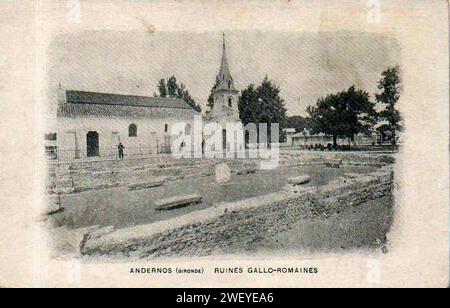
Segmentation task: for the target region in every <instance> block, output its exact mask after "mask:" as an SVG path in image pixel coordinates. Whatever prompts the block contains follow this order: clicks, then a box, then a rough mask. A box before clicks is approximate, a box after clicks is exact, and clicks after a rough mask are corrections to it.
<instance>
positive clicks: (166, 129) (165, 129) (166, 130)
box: [164, 124, 169, 133]
mask: <svg viewBox="0 0 450 308" xmlns="http://www.w3.org/2000/svg"><path fill="white" fill-rule="evenodd" d="M164 132H165V133H168V132H169V124H166V125H165V126H164Z"/></svg>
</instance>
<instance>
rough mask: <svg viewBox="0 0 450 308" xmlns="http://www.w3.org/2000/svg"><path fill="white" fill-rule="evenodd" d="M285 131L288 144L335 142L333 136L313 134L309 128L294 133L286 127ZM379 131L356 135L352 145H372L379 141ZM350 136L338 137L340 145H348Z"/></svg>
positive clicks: (313, 144)
mask: <svg viewBox="0 0 450 308" xmlns="http://www.w3.org/2000/svg"><path fill="white" fill-rule="evenodd" d="M285 133H286V134H287V138H286V139H287V144H286V145H288V146H294V147H298V146H315V145H323V146H327V145H328V144H333V136H330V135H326V134H312V133H310V131H308V130H304V131H303V132H300V133H293V131H292V129H286V130H285ZM377 138H378V137H377V133H375V132H373V133H370V135H369V136H366V135H363V134H361V135H356V136H355V138H354V141H353V142H352V145H372V144H375V143H376V142H377ZM348 143H349V141H348V138H341V137H339V138H338V139H337V144H338V145H348Z"/></svg>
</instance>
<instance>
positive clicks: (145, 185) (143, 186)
mask: <svg viewBox="0 0 450 308" xmlns="http://www.w3.org/2000/svg"><path fill="white" fill-rule="evenodd" d="M164 182H165V181H164V180H153V181H148V182H141V183H133V184H130V185H128V190H140V189H147V188H155V187H160V186H162V185H164Z"/></svg>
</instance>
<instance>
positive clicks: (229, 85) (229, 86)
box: [228, 80, 231, 89]
mask: <svg viewBox="0 0 450 308" xmlns="http://www.w3.org/2000/svg"><path fill="white" fill-rule="evenodd" d="M228 89H231V80H229V81H228Z"/></svg>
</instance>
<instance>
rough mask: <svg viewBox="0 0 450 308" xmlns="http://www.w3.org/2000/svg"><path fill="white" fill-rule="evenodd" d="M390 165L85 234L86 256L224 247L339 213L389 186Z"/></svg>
mask: <svg viewBox="0 0 450 308" xmlns="http://www.w3.org/2000/svg"><path fill="white" fill-rule="evenodd" d="M392 168H393V167H392V166H385V167H383V168H381V169H379V171H377V172H374V173H371V174H369V175H354V174H351V175H348V176H345V177H342V178H339V179H337V180H335V181H333V182H331V183H329V184H327V185H324V186H320V187H308V188H298V189H294V190H289V191H283V192H280V193H275V194H271V195H266V196H262V197H257V198H252V199H248V200H243V201H239V202H234V203H228V204H219V205H216V206H214V207H211V208H207V209H204V210H200V211H195V212H192V213H189V214H186V215H184V216H180V217H176V218H172V219H170V220H167V221H162V222H156V223H153V224H149V225H142V226H137V227H131V228H126V229H120V230H116V231H113V230H111V229H109V230H107V231H106V232H93V233H88V234H87V235H85V238H84V240H83V242H82V244H81V253H82V254H83V255H86V256H115V257H130V258H136V259H140V258H154V257H161V256H192V255H196V256H198V255H209V254H211V253H226V252H227V251H228V250H229V247H231V246H233V245H234V244H238V245H241V246H242V247H243V248H245V247H246V246H247V245H250V244H251V243H252V242H255V241H258V240H259V239H261V238H267V237H270V236H275V235H277V234H279V233H280V232H283V231H287V230H289V229H290V228H291V226H292V225H293V224H294V223H295V222H297V221H298V220H299V219H301V218H314V217H317V216H320V215H322V216H325V217H326V216H328V215H332V214H334V213H338V212H340V211H342V210H344V209H346V208H348V207H352V206H358V205H359V204H361V203H363V202H366V201H367V200H371V199H377V198H380V197H382V196H385V195H388V194H390V193H391V191H392V186H393V171H392Z"/></svg>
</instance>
